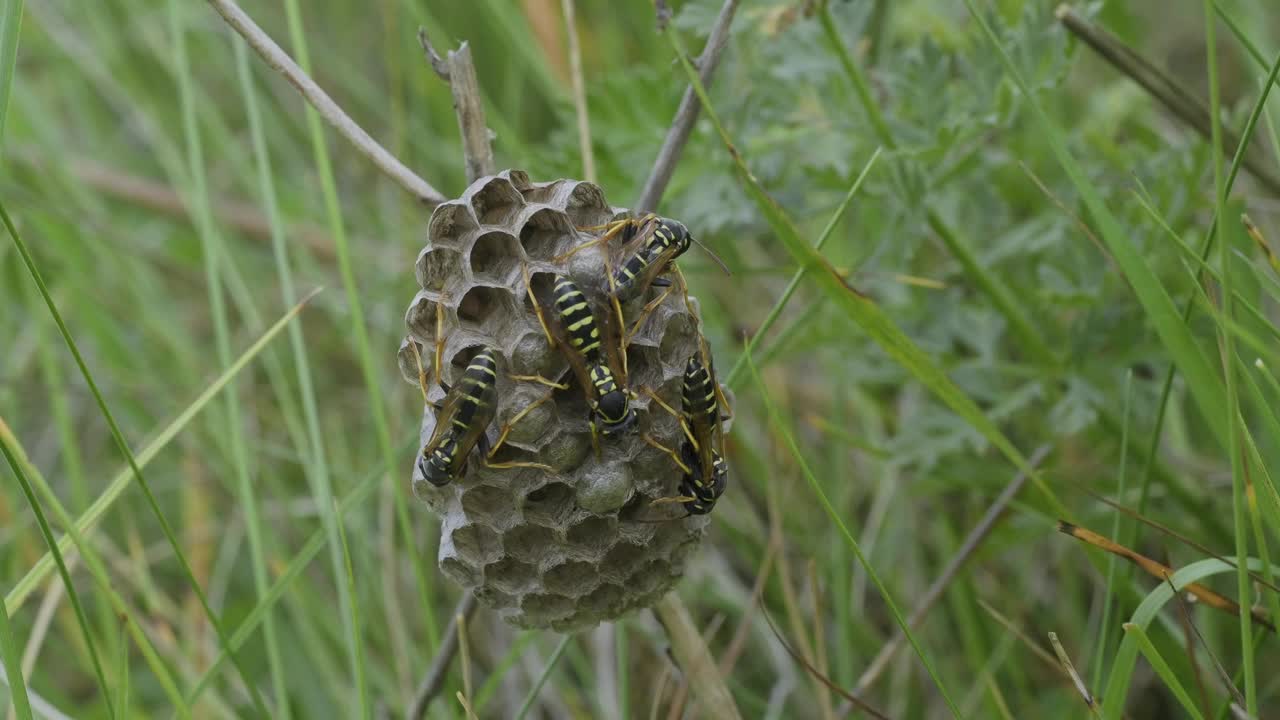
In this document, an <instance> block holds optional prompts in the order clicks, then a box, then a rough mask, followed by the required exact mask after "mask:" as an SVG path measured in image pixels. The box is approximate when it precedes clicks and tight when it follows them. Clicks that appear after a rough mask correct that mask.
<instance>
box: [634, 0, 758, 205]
mask: <svg viewBox="0 0 1280 720" xmlns="http://www.w3.org/2000/svg"><path fill="white" fill-rule="evenodd" d="M737 10H738V0H725V2H724V5H722V6H720V14H719V15H717V16H716V21H715V24H714V25H712V26H711V33H710V34H709V35H707V45H706V47H704V48H703V49H702V54H701V55H700V56H698V77H699V79H701V81H702V84H703V86H706V85H707V84H708V83H710V82H711V76H712V75H714V74H715V71H716V66H717V65H719V64H720V56H721V55H722V54H723V53H724V48H725V46H726V45H728V44H729V26H730V25H732V24H733V15H734V13H736V12H737ZM701 108H702V104H701V103H700V102H698V95H697V93H696V92H694V89H693V86H692V85H690V86H689V87H687V88H685V91H684V97H682V98H680V107H678V108H676V115H675V118H673V119H672V121H671V128H670V129H668V130H667V136H666V138H664V139H663V141H662V148H661V149H659V150H658V158H657V160H655V161H654V163H653V169H652V170H650V171H649V178H648V179H647V180H645V181H644V189H643V190H642V191H640V197H639V199H637V200H636V206H635V211H636V212H638V213H643V212H652V211H654V210H655V209H657V207H658V202H659V201H660V200H662V193H664V192H666V189H667V185H668V184H669V183H670V182H671V175H672V173H674V172H675V169H676V163H678V162H680V155H681V154H682V153H683V152H684V146H685V144H686V143H688V142H689V135H690V134H691V133H692V132H693V124H694V122H696V121H697V119H698V111H699V110H701Z"/></svg>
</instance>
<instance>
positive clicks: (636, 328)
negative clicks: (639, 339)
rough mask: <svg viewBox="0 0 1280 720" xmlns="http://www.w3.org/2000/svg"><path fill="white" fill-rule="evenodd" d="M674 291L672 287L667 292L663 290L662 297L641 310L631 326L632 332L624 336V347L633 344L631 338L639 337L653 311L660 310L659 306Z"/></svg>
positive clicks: (651, 301)
mask: <svg viewBox="0 0 1280 720" xmlns="http://www.w3.org/2000/svg"><path fill="white" fill-rule="evenodd" d="M672 291H673V289H672V288H671V287H668V288H667V289H666V290H663V291H662V293H661V294H660V295H658V297H656V298H654V299H652V300H650V301H649V302H648V304H646V305H645V306H644V307H643V308H642V309H641V310H640V314H639V315H636V321H635V322H634V323H632V325H631V329H630V330H628V331H627V332H626V333H625V334H624V335H623V336H622V339H623V343H622V344H623V347H626V346H627V344H629V343H630V342H631V338H633V337H635V336H636V335H638V334H639V333H640V329H641V328H642V327H644V324H645V322H646V321H647V320H648V319H649V316H650V315H652V314H653V311H654V310H657V309H658V306H659V305H661V304H662V303H663V301H665V300H666V299H667V297H668V296H669V295H671V293H672Z"/></svg>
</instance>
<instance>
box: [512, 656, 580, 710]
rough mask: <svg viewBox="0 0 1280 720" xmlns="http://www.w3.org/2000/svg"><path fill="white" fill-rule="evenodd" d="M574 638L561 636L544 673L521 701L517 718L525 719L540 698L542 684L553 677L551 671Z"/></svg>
mask: <svg viewBox="0 0 1280 720" xmlns="http://www.w3.org/2000/svg"><path fill="white" fill-rule="evenodd" d="M572 640H573V636H572V635H565V636H563V637H561V638H560V644H559V645H556V649H555V650H554V651H553V652H552V653H551V657H550V658H548V659H547V666H546V667H544V668H542V674H541V675H539V676H538V681H537V682H535V683H534V684H533V687H531V688H529V694H528V695H525V696H524V702H522V703H520V712H517V713H516V720H524V716H525V715H528V714H529V710H530V709H531V708H532V707H533V704H534V703H535V702H537V700H538V694H539V693H541V692H542V686H543V685H546V684H547V678H549V677H551V671H552V670H554V669H555V667H556V664H557V663H559V662H560V656H561V655H564V650H565V648H567V647H569V643H570V642H571V641H572Z"/></svg>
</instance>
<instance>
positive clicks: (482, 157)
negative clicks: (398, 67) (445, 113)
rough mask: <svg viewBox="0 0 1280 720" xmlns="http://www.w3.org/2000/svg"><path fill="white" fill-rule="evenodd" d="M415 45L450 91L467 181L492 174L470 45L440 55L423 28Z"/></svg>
mask: <svg viewBox="0 0 1280 720" xmlns="http://www.w3.org/2000/svg"><path fill="white" fill-rule="evenodd" d="M418 44H419V45H421V46H422V52H423V53H425V54H426V56H427V61H428V62H430V63H431V67H432V68H433V69H434V70H435V71H436V75H439V76H440V79H441V80H444V81H445V82H447V83H449V92H451V93H452V94H453V110H454V112H455V113H456V114H457V116H458V129H459V130H461V131H462V159H463V163H464V164H465V165H466V168H467V182H475V181H476V180H477V179H479V178H482V177H484V176H485V175H492V174H493V173H494V172H495V169H496V166H495V165H494V161H493V143H492V142H491V133H490V131H489V126H488V124H486V122H485V119H484V102H483V100H482V99H481V97H480V81H479V80H477V79H476V65H475V62H473V61H472V59H471V47H470V46H469V45H467V43H465V42H464V43H462V44H461V45H459V46H458V49H457V50H450V51H449V52H448V53H446V55H445V57H444V58H441V57H440V54H439V53H437V52H436V49H435V48H434V47H433V46H432V45H431V39H430V38H429V37H427V30H426V28H418Z"/></svg>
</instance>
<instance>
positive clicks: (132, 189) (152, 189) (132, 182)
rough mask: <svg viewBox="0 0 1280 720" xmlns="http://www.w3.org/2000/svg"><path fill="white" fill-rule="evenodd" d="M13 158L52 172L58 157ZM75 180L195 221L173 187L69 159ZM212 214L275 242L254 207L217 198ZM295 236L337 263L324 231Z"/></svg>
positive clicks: (301, 227) (297, 230)
mask: <svg viewBox="0 0 1280 720" xmlns="http://www.w3.org/2000/svg"><path fill="white" fill-rule="evenodd" d="M11 154H12V157H14V158H16V159H17V160H20V161H21V162H24V163H27V164H29V165H31V166H32V167H34V168H37V169H41V170H50V169H53V167H54V166H55V160H54V158H50V157H45V156H44V155H42V154H40V153H37V152H35V151H32V150H30V149H27V148H14V149H13V150H12V151H11ZM65 169H66V172H68V173H69V174H70V175H71V176H72V177H73V178H75V179H76V180H78V181H79V182H81V183H83V184H84V185H86V186H88V187H90V188H92V189H93V190H96V191H98V192H99V193H102V194H103V195H105V196H106V197H109V198H112V199H114V200H121V201H123V202H126V203H129V204H131V205H136V206H138V207H140V208H145V209H147V210H154V211H156V212H158V213H162V214H164V215H168V216H170V217H175V218H181V219H183V220H190V219H191V212H190V210H189V209H188V208H187V204H186V201H185V200H184V199H183V198H182V196H181V195H179V194H178V193H177V191H175V190H174V189H173V187H172V186H171V185H169V184H166V183H162V182H159V181H156V180H152V179H150V178H146V177H142V176H140V175H131V174H128V173H124V172H120V171H119V170H116V169H115V168H112V167H109V166H107V165H103V164H100V163H96V162H92V161H89V160H83V159H74V160H68V161H67V163H66V166H65ZM211 204H212V211H213V214H214V216H215V217H217V218H218V220H219V221H220V222H221V223H223V224H225V225H226V226H227V227H230V228H234V229H235V230H236V231H237V232H240V233H242V234H244V235H245V236H247V237H251V238H253V239H255V240H263V241H268V240H270V239H271V222H270V221H269V220H268V219H267V216H266V215H263V214H262V212H261V211H259V210H258V208H256V207H254V206H253V205H252V204H250V203H247V202H244V201H243V200H237V199H233V198H213V199H212V201H211ZM290 231H291V235H292V236H293V237H295V238H296V239H298V240H299V241H301V242H302V243H303V244H304V245H306V246H307V248H308V249H309V250H311V252H312V253H314V254H315V255H316V257H317V258H319V259H320V260H323V261H325V262H333V259H334V256H333V239H332V238H330V237H329V234H328V233H326V232H325V231H324V230H323V229H322V228H320V227H318V226H316V225H312V224H309V223H297V224H295V225H293V226H291V227H290Z"/></svg>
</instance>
